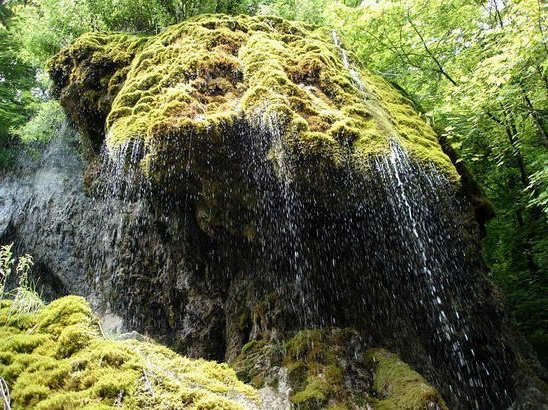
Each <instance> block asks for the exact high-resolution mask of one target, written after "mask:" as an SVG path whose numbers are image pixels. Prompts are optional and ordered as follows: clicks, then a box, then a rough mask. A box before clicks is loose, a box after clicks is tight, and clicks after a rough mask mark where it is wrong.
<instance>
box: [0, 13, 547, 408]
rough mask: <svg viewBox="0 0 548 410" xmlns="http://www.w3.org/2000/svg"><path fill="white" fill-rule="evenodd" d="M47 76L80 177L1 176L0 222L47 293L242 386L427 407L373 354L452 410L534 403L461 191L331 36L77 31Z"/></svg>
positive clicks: (227, 21)
mask: <svg viewBox="0 0 548 410" xmlns="http://www.w3.org/2000/svg"><path fill="white" fill-rule="evenodd" d="M50 74H51V77H52V79H53V81H54V84H55V86H54V92H55V94H56V95H57V96H58V97H59V99H60V102H61V104H62V105H63V107H64V108H65V110H66V112H67V114H68V115H69V117H70V118H71V119H72V122H73V123H74V124H75V125H76V126H77V127H78V130H79V131H80V133H81V136H82V141H83V144H82V145H83V147H84V151H85V155H86V157H87V163H86V170H85V172H84V179H83V187H82V178H81V176H80V171H81V169H82V163H81V161H80V160H79V159H78V158H76V157H75V154H74V151H70V150H69V151H68V153H67V154H66V156H60V157H59V156H58V155H57V154H56V152H59V151H56V150H55V149H53V151H50V153H49V156H46V157H45V158H46V160H45V165H46V166H41V167H37V169H36V171H35V172H34V173H31V174H29V171H28V170H23V169H22V170H21V171H20V172H21V173H23V174H24V175H22V176H21V175H19V176H17V175H15V176H14V175H12V176H8V177H5V178H4V180H5V183H3V185H2V188H1V190H2V191H0V192H2V193H3V195H2V196H3V197H4V202H5V203H6V204H7V205H4V207H3V211H2V213H0V216H2V219H1V220H0V222H2V225H0V229H2V232H3V233H2V232H0V233H2V238H3V239H5V240H9V239H13V240H15V241H16V243H17V245H18V247H19V248H20V249H22V248H25V249H26V250H31V249H32V250H33V252H34V254H35V255H36V257H37V258H39V261H40V263H41V266H42V267H43V270H44V271H47V272H49V273H50V275H51V277H52V279H51V280H49V281H48V283H51V284H52V286H50V291H51V292H52V293H54V294H55V293H59V292H60V291H62V290H63V289H64V291H66V292H70V293H78V294H81V295H85V296H86V297H87V298H88V299H89V300H90V301H91V302H92V303H93V305H94V307H95V308H96V309H97V310H98V311H100V312H102V313H103V314H104V316H105V318H106V319H108V320H107V322H109V323H113V322H116V321H117V319H120V325H121V326H122V327H125V328H128V329H132V330H136V331H139V332H141V333H146V334H149V335H151V336H153V337H155V338H157V339H158V340H160V341H162V342H164V343H166V344H168V345H170V346H171V347H173V348H174V349H175V350H177V351H179V352H181V353H184V354H187V355H191V356H195V357H206V358H213V359H218V360H227V361H229V362H230V363H232V364H233V366H234V367H235V368H236V370H237V372H238V375H239V376H240V377H241V378H243V379H244V380H245V381H248V382H251V383H253V384H254V385H255V386H257V387H262V386H264V385H265V384H266V385H272V386H276V385H278V386H286V384H287V383H289V388H291V393H290V396H289V397H290V399H291V401H292V403H293V404H294V405H295V406H297V407H299V408H325V407H328V406H332V407H333V406H342V407H343V408H364V407H365V406H366V404H365V403H372V404H374V405H377V406H378V407H379V408H406V407H405V406H407V408H443V407H444V406H445V404H444V401H443V400H442V399H441V398H440V397H439V394H438V393H437V392H436V390H434V389H433V388H432V387H430V386H428V385H426V384H425V383H424V380H422V378H420V376H418V375H417V374H416V373H414V372H412V374H411V375H410V374H409V372H411V370H409V369H408V368H407V367H406V366H405V365H403V364H402V363H401V362H398V361H396V359H395V358H394V357H393V356H392V355H391V354H389V353H387V352H385V351H383V350H369V352H368V353H367V354H366V350H367V349H368V348H372V347H385V348H388V349H389V350H391V351H393V352H395V353H397V354H398V355H399V356H400V357H401V358H403V359H404V360H405V361H406V362H408V363H410V364H411V365H412V366H413V367H415V368H416V369H417V370H418V371H420V373H421V374H422V375H423V376H424V377H425V378H426V379H427V380H428V381H429V382H431V383H432V384H434V385H435V386H436V387H437V388H438V389H439V390H440V392H441V393H442V396H443V397H444V398H445V399H446V401H447V403H448V404H449V406H450V407H451V408H478V409H486V408H501V407H505V406H506V407H508V406H510V405H511V404H512V403H517V404H516V406H518V405H520V406H526V404H527V402H528V400H533V401H534V403H535V404H533V405H536V404H537V403H539V402H540V401H541V400H544V399H543V397H542V394H540V393H539V392H538V390H537V389H536V388H535V387H532V384H531V382H530V379H528V378H525V377H521V375H522V371H521V370H520V366H521V365H520V364H519V363H518V358H517V351H516V348H515V346H516V343H515V341H514V340H513V336H511V335H512V333H511V332H510V330H509V329H508V328H507V325H506V323H505V321H504V315H503V312H502V310H501V308H500V303H499V301H498V298H497V296H496V292H495V290H494V288H493V287H492V285H491V284H490V283H489V282H488V280H487V279H486V277H485V273H486V267H485V266H484V264H483V262H482V260H481V255H480V248H479V231H480V229H481V222H482V221H477V220H476V218H475V216H476V215H483V214H486V211H485V209H486V208H481V206H482V202H481V200H478V198H477V197H475V196H474V197H472V196H471V195H470V193H474V194H475V193H477V192H476V191H475V190H474V189H472V187H471V186H470V181H469V180H468V178H466V179H465V178H461V177H460V175H459V173H458V172H457V170H456V169H455V167H454V166H453V164H452V163H451V160H450V159H449V157H448V156H447V155H446V154H445V153H444V152H443V150H442V148H441V146H440V145H439V142H438V141H437V138H436V135H435V133H434V132H433V131H432V129H431V128H430V127H429V126H428V125H427V124H426V123H425V122H424V121H423V120H422V119H421V118H420V116H419V115H418V114H417V113H416V112H415V111H414V109H413V108H412V106H411V104H410V103H409V102H408V101H407V100H406V99H405V98H404V97H402V96H401V95H400V94H399V93H398V92H397V91H395V90H394V89H393V88H392V87H390V86H389V85H388V84H387V83H386V82H384V81H383V80H382V79H380V78H378V77H376V76H374V75H372V74H371V73H368V72H367V71H366V70H365V69H358V68H356V67H354V66H353V65H352V63H351V62H350V61H349V59H348V56H347V54H346V52H345V51H344V49H343V48H341V47H340V45H339V44H338V39H337V37H336V35H333V34H332V33H330V32H328V31H325V30H315V29H313V28H311V27H308V26H305V25H302V24H296V23H288V22H286V21H283V20H279V19H274V18H251V17H238V18H233V17H225V16H206V17H201V18H197V19H193V20H191V21H189V22H187V23H184V24H181V25H177V26H173V27H171V28H168V29H167V30H166V31H165V32H163V33H161V34H159V35H157V36H153V37H148V38H146V37H145V38H144V37H131V36H127V35H120V34H88V35H85V36H83V37H82V38H80V39H78V40H77V41H76V42H75V43H74V44H73V45H71V46H70V47H68V48H67V49H65V50H64V51H62V52H61V53H60V54H59V55H58V56H56V57H55V59H54V60H53V61H52V64H51V70H50ZM59 159H60V160H59ZM52 181H53V182H52ZM463 181H465V183H464V182H463ZM22 182H23V183H22ZM82 189H85V191H86V193H87V194H86V195H84V194H83V193H82ZM10 201H11V204H9V202H10ZM53 278H55V280H54V279H53ZM518 379H520V381H521V384H516V380H518ZM379 380H383V381H379ZM411 382H414V383H411ZM409 383H411V384H412V386H411V385H410V384H409ZM410 386H411V387H410ZM286 387H287V386H286ZM284 388H285V387H284ZM525 391H526V392H525ZM360 406H361V407H360ZM428 406H430V407H428ZM436 406H437V407H436ZM333 408H334V407H333Z"/></svg>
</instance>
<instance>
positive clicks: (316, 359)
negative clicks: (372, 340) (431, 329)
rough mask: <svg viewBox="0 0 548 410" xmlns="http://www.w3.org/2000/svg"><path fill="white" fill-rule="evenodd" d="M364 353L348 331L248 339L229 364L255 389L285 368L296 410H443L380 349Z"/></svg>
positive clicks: (433, 393)
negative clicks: (283, 337)
mask: <svg viewBox="0 0 548 410" xmlns="http://www.w3.org/2000/svg"><path fill="white" fill-rule="evenodd" d="M363 349H364V343H363V340H362V339H361V338H360V337H359V336H358V334H357V332H356V331H354V330H351V329H340V328H324V329H308V330H302V331H299V332H297V333H296V334H294V335H293V337H291V338H289V339H287V340H283V341H282V340H268V339H253V340H251V341H249V342H248V343H247V344H245V345H244V347H243V348H242V350H241V353H240V355H239V356H238V357H237V358H236V359H235V360H234V361H233V362H232V363H231V365H232V366H233V367H234V368H235V369H236V374H237V375H238V377H239V378H240V379H241V380H243V381H246V382H248V383H251V384H252V385H253V386H255V387H256V388H261V387H263V386H265V385H277V384H278V383H280V380H278V379H277V377H278V378H279V375H280V372H279V371H274V372H273V371H272V369H278V368H284V369H286V374H287V379H288V380H287V383H288V385H289V386H290V387H291V392H290V395H289V400H290V402H291V404H292V406H293V408H296V409H303V410H308V409H310V410H314V409H331V410H335V409H362V408H373V409H375V410H377V409H378V410H392V409H393V410H396V409H398V410H422V409H424V410H426V409H438V410H447V406H446V404H445V401H444V399H443V398H442V397H441V395H440V393H438V391H437V390H436V389H435V388H434V387H432V386H431V385H430V384H428V383H427V382H426V381H425V380H424V378H423V377H422V376H421V375H420V374H419V373H417V372H416V371H414V370H413V369H411V368H410V367H409V365H407V364H406V363H404V362H402V361H401V360H400V359H399V358H398V356H397V355H395V354H393V353H390V352H388V351H387V350H384V349H378V348H375V349H368V350H367V351H366V350H363Z"/></svg>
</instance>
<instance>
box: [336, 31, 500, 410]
mask: <svg viewBox="0 0 548 410" xmlns="http://www.w3.org/2000/svg"><path fill="white" fill-rule="evenodd" d="M332 37H333V43H334V45H335V46H336V47H337V49H338V50H339V53H340V55H341V61H342V63H343V65H344V67H345V68H346V69H347V70H348V72H349V75H350V77H351V79H352V81H353V82H354V85H355V86H356V88H357V89H358V90H360V91H361V92H362V93H363V94H364V98H367V88H366V87H365V85H364V83H363V82H362V80H361V78H360V75H359V73H358V71H357V70H356V69H355V68H354V67H353V65H352V63H351V62H350V60H349V58H348V55H347V52H346V50H345V49H344V48H343V47H342V45H341V41H340V39H339V37H338V35H337V33H336V31H334V30H333V31H332ZM392 130H393V128H392ZM389 138H390V152H389V154H388V155H386V156H383V157H379V158H377V159H375V161H374V166H373V169H374V174H376V176H377V178H378V182H377V185H380V186H381V193H380V195H379V193H378V192H376V193H374V194H373V195H371V193H373V191H374V190H369V194H370V195H371V196H372V198H370V199H369V200H364V201H363V204H362V206H361V209H362V211H363V210H364V209H366V208H368V207H373V209H374V210H373V211H372V212H373V214H374V215H373V216H372V215H371V210H370V211H369V219H373V221H374V224H375V225H374V226H372V227H369V228H367V229H369V230H374V231H376V237H377V240H378V243H381V244H385V249H384V252H383V254H382V255H381V256H380V258H381V259H384V260H382V261H381V262H380V263H381V264H382V265H384V266H386V268H387V269H386V270H385V271H384V274H385V275H389V278H390V277H392V278H393V279H394V280H395V281H399V280H401V281H402V283H403V292H402V288H401V287H400V288H397V287H396V288H391V289H390V290H388V291H387V290H386V289H383V291H387V293H391V297H392V298H394V299H395V300H394V301H393V302H394V303H395V304H399V305H400V307H398V308H397V311H399V312H400V314H402V315H403V316H405V317H407V320H411V321H421V320H425V321H426V323H423V324H421V325H420V326H418V330H419V332H420V331H425V330H426V331H428V332H431V337H432V339H433V343H432V345H433V346H435V347H434V348H435V349H439V351H441V352H442V353H441V356H442V357H444V358H445V360H446V362H445V364H446V366H447V367H448V368H449V373H450V374H451V375H452V376H453V378H454V381H455V383H454V385H451V384H450V385H449V389H450V391H451V392H452V394H454V395H455V396H457V397H458V399H459V401H461V402H465V403H467V404H468V405H470V406H471V407H474V408H476V409H482V408H485V406H486V405H489V406H496V404H497V403H500V402H502V401H505V400H508V392H507V391H506V390H505V389H504V380H503V379H502V377H501V376H500V375H501V374H502V372H501V369H499V368H498V366H497V365H496V364H495V363H493V362H492V361H490V358H488V357H487V358H485V357H484V358H481V357H478V356H477V355H476V352H475V350H474V346H477V345H478V343H479V342H478V340H474V336H473V335H470V334H469V328H470V326H469V325H468V323H466V321H465V315H464V314H463V312H462V311H463V310H464V309H463V306H462V305H463V304H466V303H467V300H469V301H470V302H472V301H473V298H474V297H479V296H478V295H474V294H467V291H468V287H467V286H465V285H463V284H462V281H463V280H466V278H469V277H470V274H468V272H467V269H469V268H470V267H469V266H467V264H466V262H465V259H466V257H467V256H466V251H465V243H464V240H463V238H461V237H460V235H459V227H458V226H457V225H456V224H458V223H459V215H461V212H460V211H459V209H458V204H457V203H456V199H455V197H456V192H455V188H454V187H452V185H451V183H450V182H449V181H448V180H447V179H446V178H445V177H444V176H443V175H442V174H441V173H440V172H439V171H437V169H436V168H435V167H434V166H433V165H431V166H418V165H417V164H416V163H414V161H413V160H412V159H411V158H410V156H409V155H408V153H407V152H406V151H405V150H404V148H403V147H402V146H401V144H400V143H399V141H398V136H397V134H396V133H394V135H392V136H389ZM353 178H356V177H355V176H353ZM349 183H353V184H355V185H356V186H359V185H363V182H359V183H358V184H356V181H352V182H350V179H349ZM367 184H368V183H365V186H366V185H367ZM373 184H375V182H374V181H373ZM363 190H364V191H367V190H368V188H364V189H363ZM373 198H374V199H373ZM371 199H373V200H371ZM385 206H386V208H384V207H385ZM366 219H367V218H366ZM390 248H393V249H390ZM394 249H395V250H396V251H395V252H394ZM380 286H381V287H382V286H384V287H385V285H383V284H381V285H380ZM405 292H409V294H407V295H405ZM456 295H461V297H460V298H459V297H457V296H456ZM405 297H408V298H409V299H408V300H407V301H406V300H404V299H403V298H405ZM457 301H460V303H458V302H457ZM378 308H382V307H381V306H378ZM421 313H422V315H421ZM421 316H422V317H421ZM421 329H422V330H421ZM477 332H478V330H477V329H476V333H477ZM479 332H480V333H483V334H484V335H488V334H489V331H488V330H487V329H479ZM440 382H441V381H439V382H438V383H440ZM456 385H459V386H458V387H457V386H456Z"/></svg>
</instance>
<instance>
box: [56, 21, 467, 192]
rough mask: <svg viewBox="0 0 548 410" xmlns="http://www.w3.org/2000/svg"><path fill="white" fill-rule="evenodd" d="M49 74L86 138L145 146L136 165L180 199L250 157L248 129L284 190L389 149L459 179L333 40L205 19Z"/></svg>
mask: <svg viewBox="0 0 548 410" xmlns="http://www.w3.org/2000/svg"><path fill="white" fill-rule="evenodd" d="M50 66H51V68H50V73H51V75H52V78H53V80H54V82H55V90H56V94H57V95H59V96H60V98H61V103H62V105H63V106H64V107H65V109H66V110H67V111H68V112H69V114H71V116H72V118H73V119H75V122H76V124H77V125H78V126H79V127H80V129H81V130H82V131H83V133H84V134H85V135H86V136H87V137H88V138H90V139H92V140H93V142H94V143H95V142H96V141H97V139H99V138H100V137H101V136H102V135H103V129H105V131H106V134H105V135H106V144H107V146H108V148H109V150H110V151H111V152H119V151H120V150H121V149H122V148H123V147H124V146H125V145H127V144H130V143H131V144H135V143H138V144H140V146H143V147H144V148H143V152H142V153H141V158H139V165H140V167H141V169H142V170H143V171H144V173H145V174H146V175H148V176H149V177H150V178H151V179H152V180H154V181H156V182H158V183H159V184H160V185H162V186H167V187H177V186H178V185H179V184H177V183H178V182H180V176H181V175H186V176H191V177H193V178H194V179H197V180H198V181H202V182H206V181H207V182H209V181H210V180H211V179H212V178H211V174H212V173H215V172H217V171H218V169H219V168H224V169H226V168H227V167H229V166H230V162H231V161H234V160H235V159H234V152H235V151H236V150H237V149H236V148H235V147H239V148H238V149H240V150H249V149H252V147H250V146H243V147H242V144H244V145H245V144H249V141H242V137H241V131H242V129H246V130H248V133H249V132H251V133H254V134H255V135H254V137H253V138H255V139H259V138H261V137H260V135H261V134H266V135H268V138H269V145H270V149H269V152H268V157H269V159H270V161H271V162H272V164H273V165H274V167H275V168H276V171H277V173H278V175H279V177H280V178H282V179H284V178H285V179H290V180H297V181H303V182H304V183H306V184H308V185H310V186H311V187H313V188H318V189H320V190H321V189H322V187H323V189H325V186H324V185H323V183H324V182H325V180H326V178H328V177H329V176H330V175H332V174H336V173H337V172H340V171H341V170H343V169H345V168H347V167H348V164H349V163H350V165H351V167H352V169H353V170H355V171H356V172H367V170H368V169H369V163H370V161H371V159H372V158H374V157H376V156H379V155H384V154H385V153H386V152H387V151H388V150H389V142H390V140H391V139H397V140H398V141H399V142H400V143H401V144H402V145H403V146H404V147H405V148H406V149H407V150H408V151H409V152H410V153H411V154H412V156H413V157H414V158H415V159H416V160H417V161H419V162H421V163H429V164H430V163H431V164H435V166H436V167H437V168H438V169H440V170H442V171H443V172H444V173H445V174H446V175H448V176H450V177H451V178H452V179H455V180H456V179H458V174H457V172H456V171H455V169H454V167H453V165H452V164H451V161H450V160H449V158H448V157H447V156H446V155H445V154H444V153H443V151H442V149H441V147H440V145H439V143H438V140H437V137H436V135H435V133H434V131H433V130H432V128H431V127H430V126H428V125H427V124H426V122H425V121H424V120H423V119H421V118H420V116H419V115H418V114H417V113H416V112H415V111H414V109H413V108H412V106H411V104H409V102H408V101H407V100H406V99H405V98H404V97H403V96H402V95H401V94H400V93H399V92H397V91H396V90H395V89H394V88H392V87H391V86H390V85H389V84H388V83H386V82H385V81H384V80H382V79H381V78H380V77H378V76H376V75H374V74H372V73H370V72H369V71H367V70H366V69H361V70H359V71H360V72H359V74H360V77H361V81H362V83H363V87H362V85H361V84H357V83H356V80H355V79H353V76H352V75H351V73H350V71H349V70H348V69H347V68H346V67H345V65H344V63H343V60H342V58H341V50H339V49H338V48H337V46H336V45H335V44H334V42H333V40H332V37H331V33H330V32H329V31H328V30H325V29H317V28H314V27H311V26H308V25H305V24H302V23H297V22H291V23H290V22H288V21H285V20H282V19H278V18H273V17H249V16H239V17H229V16H223V15H206V16H200V17H197V18H194V19H191V20H189V21H187V22H184V23H182V24H179V25H175V26H171V27H169V28H167V29H166V30H165V31H164V32H162V33H160V34H158V35H155V36H151V37H148V38H142V37H141V38H134V37H128V36H125V35H121V34H102V33H93V34H86V35H85V36H83V37H82V38H80V39H79V40H77V41H76V42H75V43H74V44H73V45H72V46H70V47H68V48H67V49H66V50H64V51H62V52H61V54H59V55H58V56H57V57H55V58H54V59H53V60H52V62H51V65H50ZM104 119H106V122H105V121H103V120H104ZM251 143H252V144H253V142H251ZM231 153H232V155H231ZM128 155H129V154H128ZM227 163H228V164H227ZM232 165H234V164H232ZM189 174H190V175H189ZM191 179H192V178H191Z"/></svg>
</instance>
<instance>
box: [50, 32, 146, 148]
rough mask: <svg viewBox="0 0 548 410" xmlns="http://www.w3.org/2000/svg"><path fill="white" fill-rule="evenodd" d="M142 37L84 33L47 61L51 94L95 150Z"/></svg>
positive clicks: (140, 45)
mask: <svg viewBox="0 0 548 410" xmlns="http://www.w3.org/2000/svg"><path fill="white" fill-rule="evenodd" d="M145 42H146V38H144V37H136V36H132V35H127V34H103V33H88V34H84V35H83V36H81V37H80V38H78V39H77V40H76V41H75V42H74V43H73V44H72V45H70V46H69V47H67V48H65V49H64V50H63V51H61V52H60V53H59V54H58V55H57V56H55V57H54V58H53V59H52V60H51V61H50V70H49V73H50V76H51V78H52V80H53V84H54V86H53V90H52V91H53V95H54V96H55V97H56V98H58V99H59V100H60V102H61V105H62V106H63V108H64V109H65V111H66V112H67V113H68V114H69V116H70V118H71V119H72V121H73V122H74V123H75V124H76V126H77V127H78V129H79V130H80V132H81V133H82V134H83V136H84V138H83V141H84V144H85V146H86V148H88V149H89V150H90V151H91V153H93V152H95V153H97V152H98V150H99V148H100V146H101V143H102V141H103V140H104V137H105V133H104V129H105V120H106V118H107V115H108V114H109V112H110V109H111V105H112V101H113V99H114V97H115V96H116V95H117V94H118V92H119V91H120V89H121V87H122V86H123V84H124V81H125V78H126V75H127V72H128V70H129V65H130V64H131V61H132V60H133V58H134V57H135V53H136V52H137V51H138V50H139V49H140V48H141V47H142V46H143V44H144V43H145Z"/></svg>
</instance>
